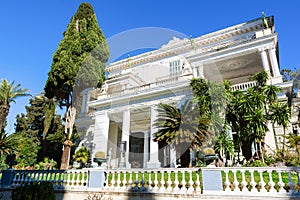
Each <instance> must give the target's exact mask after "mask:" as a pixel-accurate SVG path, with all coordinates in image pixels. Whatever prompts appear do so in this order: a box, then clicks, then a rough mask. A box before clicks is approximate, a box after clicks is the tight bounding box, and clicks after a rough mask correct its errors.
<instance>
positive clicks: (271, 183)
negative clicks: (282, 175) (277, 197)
mask: <svg viewBox="0 0 300 200" xmlns="http://www.w3.org/2000/svg"><path fill="white" fill-rule="evenodd" d="M272 171H273V170H267V172H268V174H269V183H268V185H269V186H270V189H269V192H272V193H275V192H277V191H276V190H275V188H274V186H275V182H274V181H273V177H272Z"/></svg>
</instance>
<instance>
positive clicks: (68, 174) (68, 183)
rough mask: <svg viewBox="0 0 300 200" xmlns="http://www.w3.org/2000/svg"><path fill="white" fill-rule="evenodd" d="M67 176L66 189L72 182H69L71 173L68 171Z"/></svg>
mask: <svg viewBox="0 0 300 200" xmlns="http://www.w3.org/2000/svg"><path fill="white" fill-rule="evenodd" d="M67 176H68V179H67V185H66V187H70V186H71V185H72V181H71V176H72V174H71V172H70V171H67Z"/></svg>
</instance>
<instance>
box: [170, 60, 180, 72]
mask: <svg viewBox="0 0 300 200" xmlns="http://www.w3.org/2000/svg"><path fill="white" fill-rule="evenodd" d="M169 64H170V75H176V74H179V73H180V72H181V64H180V60H174V61H171V62H170V63H169Z"/></svg>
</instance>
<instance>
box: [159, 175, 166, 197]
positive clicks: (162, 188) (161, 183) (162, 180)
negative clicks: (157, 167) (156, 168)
mask: <svg viewBox="0 0 300 200" xmlns="http://www.w3.org/2000/svg"><path fill="white" fill-rule="evenodd" d="M165 184H166V182H165V171H163V170H162V171H161V180H160V187H159V191H160V192H165V191H166V187H165Z"/></svg>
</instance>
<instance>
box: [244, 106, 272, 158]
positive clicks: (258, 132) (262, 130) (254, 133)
mask: <svg viewBox="0 0 300 200" xmlns="http://www.w3.org/2000/svg"><path fill="white" fill-rule="evenodd" d="M245 118H246V120H248V130H249V134H250V137H251V141H253V142H257V143H258V145H259V151H258V152H259V153H258V154H257V155H258V156H259V157H261V158H262V160H263V162H264V158H263V154H262V147H261V142H262V141H263V139H264V137H265V134H266V132H267V131H268V127H267V125H266V122H267V120H266V116H265V114H264V111H263V110H262V109H257V110H255V111H254V112H253V113H251V114H249V115H247V116H246V117H245Z"/></svg>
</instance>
